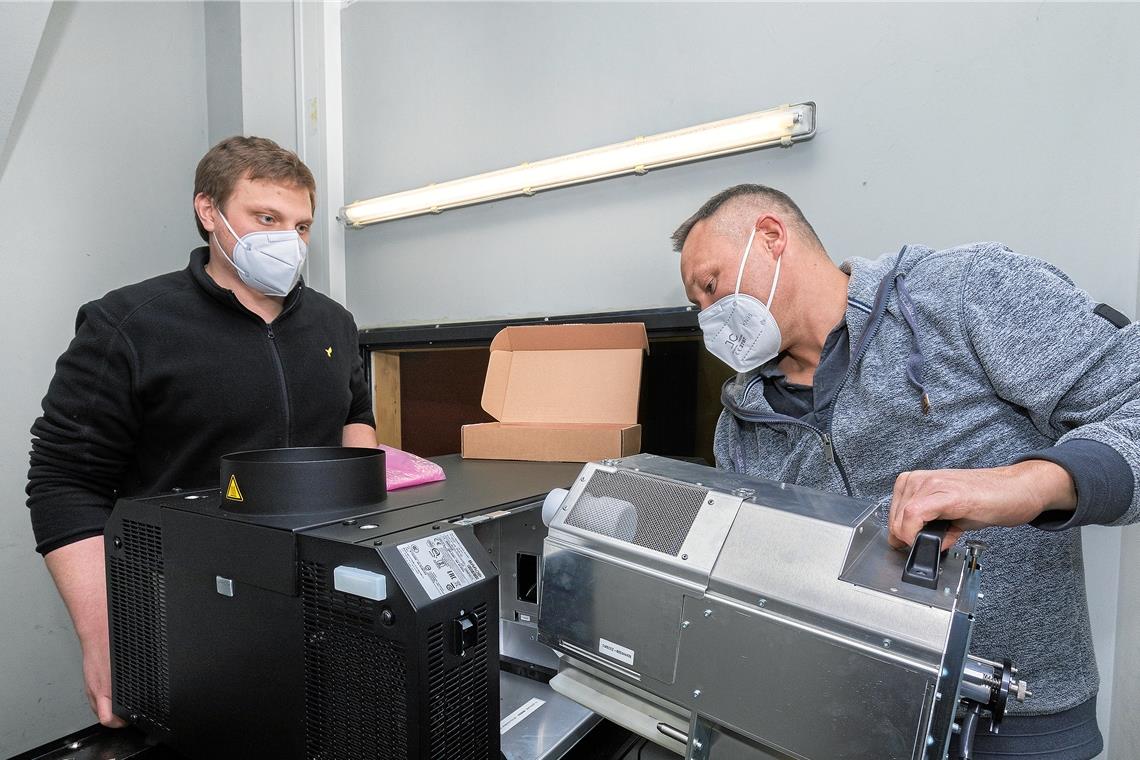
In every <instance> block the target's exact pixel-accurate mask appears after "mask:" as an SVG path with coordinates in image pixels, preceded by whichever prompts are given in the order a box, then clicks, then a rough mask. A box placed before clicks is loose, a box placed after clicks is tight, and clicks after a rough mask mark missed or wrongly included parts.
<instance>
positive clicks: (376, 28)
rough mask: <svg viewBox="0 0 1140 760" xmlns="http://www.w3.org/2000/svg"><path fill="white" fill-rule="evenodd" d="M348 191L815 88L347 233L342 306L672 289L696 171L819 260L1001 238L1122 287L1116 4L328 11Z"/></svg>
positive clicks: (576, 307)
mask: <svg viewBox="0 0 1140 760" xmlns="http://www.w3.org/2000/svg"><path fill="white" fill-rule="evenodd" d="M343 18H344V21H343V44H344V47H343V62H344V63H343V68H344V103H345V105H344V112H345V118H344V122H345V135H344V143H345V162H346V170H345V174H346V179H345V184H346V195H347V197H348V198H350V199H358V198H363V197H370V196H373V195H377V194H381V193H385V192H391V191H397V190H403V189H407V188H411V187H417V186H420V185H422V184H426V183H428V182H434V181H442V180H447V179H452V178H455V177H459V176H464V175H466V174H470V173H473V172H479V171H485V170H490V169H497V168H501V167H504V166H510V165H513V164H515V163H518V162H521V161H524V160H534V159H541V158H546V157H549V156H553V155H558V154H561V153H564V152H568V151H572V150H577V149H582V148H588V147H592V146H596V145H602V144H606V143H609V142H614V141H617V140H624V139H628V138H630V137H633V136H635V135H638V134H651V133H655V132H659V131H663V130H668V129H673V128H678V127H683V126H687V125H690V124H694V123H698V122H702V121H707V120H712V119H718V118H723V117H728V116H734V115H737V114H741V113H746V112H749V111H753V110H757V109H760V108H765V107H769V106H773V105H777V104H780V103H785V102H797V101H800V100H806V99H814V100H816V101H817V102H818V103H819V123H820V131H819V134H818V136H817V137H816V139H815V140H814V141H812V142H809V143H804V144H801V145H797V146H796V147H794V148H791V149H790V150H767V151H760V152H755V153H751V154H746V155H742V156H737V157H730V158H722V159H717V160H714V161H709V162H705V163H701V164H696V165H691V166H687V167H678V168H672V169H665V170H661V171H660V172H656V173H650V174H649V175H647V176H645V177H630V178H623V179H616V180H609V181H606V182H602V183H597V184H593V185H587V186H581V187H576V188H568V189H563V190H558V191H553V192H550V193H546V194H540V195H538V196H535V197H533V198H517V199H511V200H507V201H500V202H498V203H494V204H488V205H484V206H478V207H472V208H467V209H459V210H455V211H449V212H446V213H444V214H442V215H440V216H438V217H422V218H417V219H409V220H403V221H398V222H393V223H388V224H383V225H376V226H373V227H369V228H366V229H364V230H359V231H350V233H349V235H348V242H347V255H348V274H349V289H348V293H349V302H350V306H351V307H352V309H353V311H354V313H355V314H356V316H357V319H358V321H359V322H360V323H361V324H362V325H383V324H393V323H398V322H421V323H422V322H432V321H440V320H462V319H478V318H490V317H499V316H504V315H509V314H526V313H558V312H561V313H566V312H582V311H592V310H606V309H620V308H630V307H636V306H664V305H676V304H679V303H683V302H684V296H683V294H682V291H681V288H680V285H679V282H678V278H677V276H676V264H677V259H676V257H675V256H674V255H673V254H672V253H671V252H670V250H669V247H668V241H667V236H668V234H669V232H671V231H672V229H673V228H674V227H675V226H676V224H677V223H678V222H679V221H680V220H681V219H683V218H684V217H685V216H686V215H687V214H688V213H689V212H691V211H692V210H693V209H694V208H695V207H696V206H697V205H698V204H699V203H700V202H701V201H703V200H704V199H705V198H707V197H708V196H709V195H711V194H712V193H714V192H715V191H717V190H719V189H721V188H723V187H725V186H727V185H729V184H733V183H736V182H741V181H763V182H767V183H769V184H773V185H775V186H777V187H781V188H783V189H785V190H787V191H788V192H790V193H791V194H792V196H793V197H795V198H797V199H798V200H799V201H800V202H801V203H802V205H803V206H804V210H805V211H806V213H807V214H808V216H809V217H810V218H811V219H812V220H813V221H814V223H815V224H816V226H817V229H818V230H819V232H820V234H821V236H822V238H823V240H824V242H825V243H826V244H827V245H828V247H829V249H830V250H831V251H832V253H833V255H834V256H835V257H836V258H843V257H846V256H851V255H861V256H868V255H869V256H874V255H877V254H879V253H881V252H884V251H894V250H897V249H898V247H899V245H900V244H901V243H904V242H925V243H928V244H931V245H948V244H951V243H955V242H962V241H968V240H978V239H998V240H1003V241H1006V242H1007V243H1009V244H1011V245H1012V246H1014V247H1015V248H1017V249H1018V250H1021V251H1025V252H1028V253H1033V254H1035V255H1038V256H1042V257H1044V258H1047V259H1049V260H1051V261H1054V262H1056V263H1058V264H1060V265H1061V266H1063V267H1064V268H1065V269H1067V270H1068V271H1069V272H1070V273H1071V274H1072V275H1073V276H1074V277H1075V278H1076V279H1077V280H1078V282H1080V283H1081V284H1082V285H1084V286H1086V287H1088V288H1090V289H1092V290H1093V291H1095V292H1096V294H1097V295H1098V296H1099V297H1100V298H1103V299H1105V300H1108V301H1111V302H1113V303H1115V304H1118V306H1119V308H1122V309H1125V310H1131V309H1132V308H1133V305H1134V303H1135V296H1136V274H1137V263H1138V257H1137V245H1138V241H1137V237H1138V232H1137V229H1138V224H1137V220H1138V214H1140V212H1138V209H1137V205H1136V197H1137V190H1138V189H1140V153H1138V152H1137V151H1136V150H1135V149H1134V148H1135V124H1136V123H1137V120H1138V117H1140V99H1138V98H1137V96H1136V93H1137V91H1138V89H1140V88H1138V85H1140V74H1138V72H1140V48H1137V47H1136V46H1135V44H1134V39H1135V35H1134V32H1135V29H1136V28H1137V26H1138V24H1140V6H1136V5H1112V6H1090V5H1080V6H1073V5H1064V6H1061V5H1051V4H1044V5H1027V4H1015V5H976V4H962V5H893V4H887V5H874V6H868V5H861V4H845V5H838V6H834V5H809V6H787V5H774V4H728V5H712V4H705V3H700V4H688V3H676V4H672V3H659V4H588V5H578V4H561V3H558V4H547V3H507V4H482V3H470V4H469V3H460V4H446V3H445V4H436V3H429V4H404V3H383V4H374V3H357V4H354V5H351V6H349V7H348V8H347V9H346V10H345V11H344V14H343Z"/></svg>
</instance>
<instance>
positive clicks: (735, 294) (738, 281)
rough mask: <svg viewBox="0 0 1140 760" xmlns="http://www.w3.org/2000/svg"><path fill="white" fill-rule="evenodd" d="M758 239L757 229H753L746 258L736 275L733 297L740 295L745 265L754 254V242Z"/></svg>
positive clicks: (745, 252) (745, 247)
mask: <svg viewBox="0 0 1140 760" xmlns="http://www.w3.org/2000/svg"><path fill="white" fill-rule="evenodd" d="M755 237H756V228H755V227H753V228H752V234H751V235H749V236H748V245H746V246H744V258H742V259H741V260H740V271H739V272H737V274H736V290H735V291H733V293H732V295H734V296H738V295H740V282H741V281H742V280H743V279H744V265H745V264H747V263H748V254H750V253H752V241H753V239H755Z"/></svg>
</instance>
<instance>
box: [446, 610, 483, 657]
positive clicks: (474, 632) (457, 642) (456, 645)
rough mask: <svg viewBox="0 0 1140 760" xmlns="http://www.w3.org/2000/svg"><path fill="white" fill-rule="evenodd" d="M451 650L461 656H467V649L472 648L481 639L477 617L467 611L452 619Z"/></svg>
mask: <svg viewBox="0 0 1140 760" xmlns="http://www.w3.org/2000/svg"><path fill="white" fill-rule="evenodd" d="M451 633H452V636H451V650H452V652H453V653H454V654H457V655H459V656H460V657H466V656H467V650H468V649H472V648H473V647H474V646H475V644H476V643H477V642H478V641H479V625H478V620H477V619H476V617H475V616H474V615H473V614H471V613H467V614H465V615H460V616H459V617H457V618H455V620H452V621H451Z"/></svg>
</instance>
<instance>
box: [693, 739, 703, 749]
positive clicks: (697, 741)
mask: <svg viewBox="0 0 1140 760" xmlns="http://www.w3.org/2000/svg"><path fill="white" fill-rule="evenodd" d="M704 748H705V745H703V744H701V740H700V739H693V749H695V750H697V751H698V752H699V751H701V750H702V749H704Z"/></svg>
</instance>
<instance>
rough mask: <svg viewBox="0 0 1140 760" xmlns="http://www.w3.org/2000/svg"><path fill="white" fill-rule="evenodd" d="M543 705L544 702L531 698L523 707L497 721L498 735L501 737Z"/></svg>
mask: <svg viewBox="0 0 1140 760" xmlns="http://www.w3.org/2000/svg"><path fill="white" fill-rule="evenodd" d="M545 704H546V700H544V699H539V698H538V697H532V698H531V699H530V700H529V701H527V703H526V704H525V705H523V706H522V707H520V708H519V709H517V710H515V711H514V712H513V713H511V714H510V715H508V716H507V717H505V718H503V719H502V720H500V721H499V735H500V736H502V735H503V734H505V733H506V732H508V731H510V730H511V729H512V728H514V727H515V726H517V725H518V724H520V723H522V722H523V718H525V717H526V716H528V715H530V714H531V713H532V712H534V711H535V710H537V709H538V708H540V707H542V706H543V705H545Z"/></svg>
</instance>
